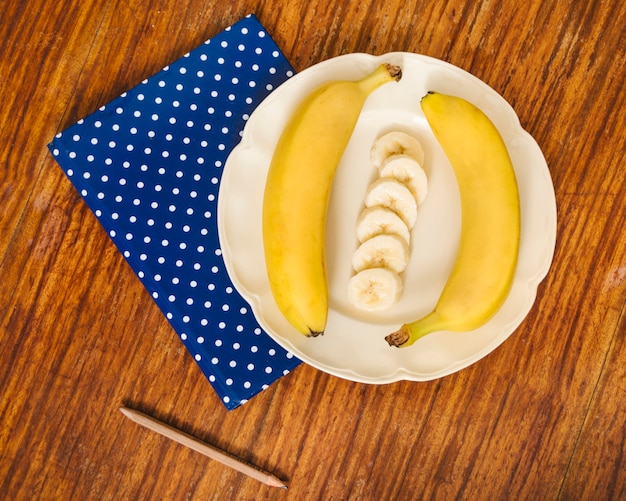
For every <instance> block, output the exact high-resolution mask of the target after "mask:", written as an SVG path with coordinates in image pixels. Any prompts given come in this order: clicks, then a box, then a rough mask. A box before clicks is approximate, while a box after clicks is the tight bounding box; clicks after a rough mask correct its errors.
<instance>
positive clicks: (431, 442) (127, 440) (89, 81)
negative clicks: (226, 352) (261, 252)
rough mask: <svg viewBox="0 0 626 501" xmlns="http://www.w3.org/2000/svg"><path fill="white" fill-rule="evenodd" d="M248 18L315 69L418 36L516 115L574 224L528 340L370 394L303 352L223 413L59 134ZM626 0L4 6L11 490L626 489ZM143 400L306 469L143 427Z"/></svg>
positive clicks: (294, 494) (4, 338)
mask: <svg viewBox="0 0 626 501" xmlns="http://www.w3.org/2000/svg"><path fill="white" fill-rule="evenodd" d="M250 12H254V13H255V14H256V15H257V17H258V18H259V20H260V21H261V22H262V23H263V25H264V26H265V27H266V29H267V31H268V32H269V33H270V34H271V36H272V37H273V38H274V39H275V40H276V42H277V43H278V45H279V46H280V47H281V49H282V50H283V51H284V53H285V55H286V56H287V58H288V59H289V61H290V62H291V63H292V64H293V66H294V67H295V68H296V70H298V71H299V70H302V69H304V68H306V67H308V66H310V65H312V64H315V63H318V62H320V61H322V60H325V59H328V58H330V57H333V56H337V55H340V54H345V53H351V52H369V53H373V54H382V53H385V52H389V51H409V52H417V53H422V54H426V55H429V56H433V57H436V58H440V59H442V60H444V61H447V62H450V63H452V64H454V65H456V66H459V67H461V68H463V69H465V70H468V71H469V72H471V73H473V74H474V75H476V76H477V77H479V78H480V79H482V80H483V81H485V82H486V83H487V84H489V85H490V86H491V87H493V88H494V89H495V90H496V91H497V92H499V93H500V94H502V95H503V96H504V98H505V99H507V100H508V101H509V102H510V103H511V104H512V106H513V107H514V108H515V110H516V112H517V114H518V115H519V117H520V121H521V124H522V126H523V127H524V128H525V129H526V130H528V131H529V132H530V133H531V134H532V135H533V137H534V138H535V139H536V140H537V142H538V143H539V145H540V146H541V148H542V150H543V152H544V154H545V157H546V159H547V163H548V165H549V169H550V172H551V175H552V179H553V182H554V187H555V192H556V199H557V204H558V238H557V244H556V249H555V254H554V261H553V264H552V267H551V269H550V272H549V274H548V276H547V277H546V279H545V281H543V282H542V283H541V285H540V287H539V290H538V294H537V299H536V302H535V304H534V306H533V308H532V310H531V312H530V314H529V315H528V317H527V318H526V319H525V320H524V322H523V323H522V324H521V325H520V327H519V328H518V329H517V331H516V332H515V333H514V334H513V335H512V336H511V337H510V338H509V339H508V340H507V341H506V342H505V343H504V344H503V345H502V346H500V347H499V348H498V349H496V350H495V351H494V352H493V353H491V354H490V355H489V356H487V357H486V358H484V359H482V360H480V361H479V362H478V363H476V364H474V365H472V366H470V367H468V368H467V369H465V370H462V371H460V372H457V373H455V374H452V375H450V376H448V377H445V378H442V379H438V380H435V381H430V382H424V383H415V382H398V383H393V384H389V385H382V386H373V385H365V384H358V383H354V382H350V381H345V380H342V379H339V378H336V377H332V376H329V375H327V374H325V373H323V372H320V371H318V370H316V369H314V368H312V367H310V366H307V365H301V366H300V367H298V368H297V369H296V370H294V371H293V372H292V373H291V374H289V375H288V376H286V377H283V378H281V379H280V380H278V381H277V382H276V383H275V384H273V385H271V386H270V387H269V388H268V389H267V390H266V391H264V392H262V393H261V394H259V395H257V396H255V397H254V398H253V399H251V400H250V401H249V402H248V403H246V404H245V405H243V406H242V407H240V408H238V409H236V410H234V411H230V412H229V411H227V410H226V409H225V407H224V406H223V405H222V403H221V402H220V400H219V398H218V397H217V396H216V394H215V393H214V392H213V390H212V388H211V386H210V385H209V383H208V382H207V380H206V378H205V377H204V375H203V374H202V373H201V371H200V370H199V369H198V367H197V365H196V364H195V362H194V360H193V359H192V357H191V356H190V355H189V354H188V353H187V351H186V350H185V349H184V347H183V345H182V344H181V342H180V340H179V339H178V337H177V336H176V334H175V333H174V332H173V330H172V329H171V327H170V326H169V324H168V322H167V320H166V319H165V317H164V316H163V315H162V313H161V311H160V310H159V309H158V308H157V307H156V306H155V304H154V303H153V302H152V301H151V298H150V296H149V295H148V293H147V292H146V291H145V290H144V288H143V287H142V285H141V284H140V283H139V281H138V280H137V278H136V276H135V275H134V274H133V272H132V271H131V269H130V267H129V266H128V265H127V264H126V262H125V261H124V259H123V258H122V256H121V255H120V253H118V251H117V250H116V249H115V247H114V246H113V244H112V243H111V242H110V240H109V238H108V236H107V235H106V233H105V232H104V231H103V230H102V229H101V227H100V226H99V223H98V221H97V219H96V218H95V217H94V215H93V214H92V213H91V211H90V210H89V209H88V208H87V206H86V205H85V204H84V202H83V201H82V199H81V198H80V196H79V195H78V193H77V192H76V190H74V188H73V187H72V185H71V184H70V183H69V181H68V180H67V178H66V177H65V175H64V174H63V172H62V171H61V169H60V168H59V167H58V165H57V164H56V162H55V161H54V159H53V158H52V156H51V154H50V152H49V151H48V150H47V148H46V144H47V143H48V142H49V141H50V140H51V139H52V138H53V137H54V135H55V134H56V133H58V132H59V131H61V130H63V129H65V128H66V127H68V126H70V125H71V124H73V123H74V122H76V121H77V120H78V119H80V118H82V117H84V116H86V115H87V114H89V113H90V112H92V111H94V110H95V109H97V108H98V107H99V106H102V105H103V104H105V103H107V102H109V101H110V100H111V99H113V98H114V97H116V96H118V95H119V94H120V93H122V92H123V91H125V90H127V89H128V88H130V87H132V86H134V85H135V84H137V83H139V82H140V81H141V80H142V79H143V78H145V77H146V76H148V75H152V74H153V73H155V72H156V71H158V70H160V69H161V68H162V67H163V66H165V65H167V64H169V63H170V62H171V61H173V60H175V59H176V58H178V57H180V56H182V55H183V54H185V53H186V52H188V51H189V50H191V49H193V48H195V47H196V46H198V45H199V44H201V43H202V42H203V41H204V40H206V39H208V38H210V37H211V36H213V35H215V34H216V33H218V32H220V31H221V30H222V29H224V28H225V27H226V26H228V25H230V24H232V23H234V22H236V21H237V20H239V19H240V18H242V17H243V16H245V15H246V14H248V13H250ZM624 26H626V4H625V3H624V2H623V1H621V0H606V1H600V0H589V1H587V2H576V1H566V2H554V1H547V2H546V1H540V0H530V1H529V2H525V3H524V2H519V1H517V0H502V1H500V2H494V1H486V0H484V1H477V2H470V1H465V0H450V1H447V2H444V1H431V2H426V1H416V2H405V1H400V0H387V1H385V2H382V1H379V2H375V1H368V0H364V1H360V2H347V1H330V2H325V1H319V0H309V1H298V0H293V1H290V2H287V1H281V0H274V1H271V2H270V1H261V2H251V1H245V0H237V1H234V2H216V1H199V0H177V1H172V0H163V1H161V2H156V1H143V2H141V1H137V0H128V1H124V2H118V1H116V0H87V1H83V2H71V1H69V0H58V1H56V2H45V1H43V0H31V1H29V2H26V3H25V2H23V1H21V0H8V2H6V1H5V2H4V3H3V8H2V23H1V27H0V33H1V39H2V46H1V49H0V54H1V57H0V93H1V98H0V103H1V105H0V110H1V111H0V131H1V134H0V138H1V139H0V141H1V145H2V147H1V148H0V158H1V160H2V161H1V164H2V169H1V170H0V207H1V209H0V235H2V238H0V270H1V274H0V275H1V276H2V280H1V281H0V301H1V305H2V308H1V313H0V319H1V330H0V335H1V337H0V339H1V352H0V353H1V355H0V356H1V357H2V361H1V363H0V420H1V421H0V422H1V425H0V493H2V495H1V496H0V497H3V498H4V499H14V500H15V499H18V500H20V499H29V500H30V499H46V500H48V499H98V500H103V499H117V500H120V499H164V500H165V499H167V500H170V499H220V500H223V499H250V500H252V499H294V500H303V499H327V500H330V499H333V500H339V499H341V500H387V499H389V500H392V499H393V500H396V499H397V500H400V499H403V500H404V499H442V500H443V499H446V500H457V499H468V500H476V499H489V500H496V499H529V500H539V499H540V500H547V499H562V500H574V499H584V500H600V499H604V500H617V499H626V363H625V362H626V313H625V311H626V310H625V305H626V232H625V231H624V224H625V223H626V203H625V200H626V183H625V180H626V175H625V174H624V173H625V172H626V171H625V169H624V161H625V159H626V113H624V109H625V107H626V92H625V91H624V83H625V80H626V30H625V29H624ZM121 404H125V405H129V406H134V407H137V408H139V409H142V410H144V411H146V412H148V413H150V414H152V415H154V416H156V417H158V418H160V419H162V420H164V421H166V422H168V423H169V424H172V425H174V426H177V427H179V428H181V429H183V430H184V431H186V432H188V433H191V434H194V435H195V436H197V437H199V438H201V439H203V440H205V441H208V442H211V443H213V444H215V445H218V446H220V447H222V448H224V449H227V450H228V451H230V452H232V453H234V454H236V455H238V456H240V457H242V458H244V459H246V460H248V461H251V462H253V463H255V464H257V465H258V466H260V467H263V468H265V469H267V470H269V471H272V472H273V473H275V474H276V475H277V476H278V477H280V478H282V479H284V480H286V481H287V482H288V483H289V489H288V490H282V489H276V488H272V487H266V486H263V485H262V484H259V483H258V482H256V481H255V480H252V479H249V478H247V477H245V476H243V475H241V474H239V473H236V472H234V471H232V470H230V469H228V468H225V467H223V466H222V465H220V464H219V463H216V462H214V461H211V460H209V459H207V458H205V457H203V456H200V455H198V454H197V453H194V452H192V451H189V450H188V449H186V448H184V447H182V446H180V445H178V444H175V443H173V442H170V441H168V440H167V439H164V438H161V437H160V436H158V435H155V434H154V433H152V432H150V431H146V430H143V429H141V428H139V427H138V426H137V425H136V424H134V423H132V422H130V421H129V420H127V419H125V418H124V417H123V416H122V414H121V413H120V412H118V406H119V405H121Z"/></svg>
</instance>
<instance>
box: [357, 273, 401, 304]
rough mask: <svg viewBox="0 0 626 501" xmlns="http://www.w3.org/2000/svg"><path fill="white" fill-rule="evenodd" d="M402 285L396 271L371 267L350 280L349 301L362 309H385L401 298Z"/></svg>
mask: <svg viewBox="0 0 626 501" xmlns="http://www.w3.org/2000/svg"><path fill="white" fill-rule="evenodd" d="M402 287H403V285H402V279H401V278H400V276H399V275H398V274H397V273H396V272H395V271H392V270H389V269H387V268H369V269H366V270H363V271H361V272H359V273H357V274H356V275H354V276H353V277H352V278H351V279H350V281H349V282H348V301H350V303H351V304H352V305H354V306H355V307H357V308H359V309H361V310H366V311H379V310H384V309H386V308H389V307H390V306H391V305H393V304H394V303H395V302H396V301H397V300H398V299H399V297H400V294H401V293H402Z"/></svg>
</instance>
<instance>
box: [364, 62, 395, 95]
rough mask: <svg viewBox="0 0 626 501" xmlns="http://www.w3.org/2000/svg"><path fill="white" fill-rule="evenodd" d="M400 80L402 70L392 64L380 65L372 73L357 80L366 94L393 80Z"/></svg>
mask: <svg viewBox="0 0 626 501" xmlns="http://www.w3.org/2000/svg"><path fill="white" fill-rule="evenodd" d="M401 78H402V68H400V66H395V65H393V64H389V63H385V64H381V65H380V66H379V67H378V68H377V69H375V70H374V71H373V72H372V73H370V74H368V75H367V76H365V77H364V78H362V79H361V80H359V86H360V87H361V90H362V91H363V92H365V93H366V94H370V93H371V92H373V91H374V90H376V89H377V88H378V87H380V86H381V85H383V84H385V83H387V82H391V81H392V80H395V81H396V82H399V81H400V79H401Z"/></svg>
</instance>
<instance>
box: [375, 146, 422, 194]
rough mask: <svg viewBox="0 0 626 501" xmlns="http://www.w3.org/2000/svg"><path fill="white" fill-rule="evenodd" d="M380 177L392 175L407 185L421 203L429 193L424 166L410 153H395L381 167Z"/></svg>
mask: <svg viewBox="0 0 626 501" xmlns="http://www.w3.org/2000/svg"><path fill="white" fill-rule="evenodd" d="M380 177H392V178H394V179H397V180H398V181H400V182H401V183H402V184H404V185H406V187H407V188H408V189H409V191H410V192H411V193H412V194H413V196H414V197H415V201H416V202H417V205H420V204H421V203H422V202H423V201H424V199H425V198H426V195H427V194H428V178H427V177H426V172H424V169H422V166H421V165H420V164H419V163H417V160H415V159H414V158H413V157H411V156H409V155H393V156H391V157H389V158H388V159H387V160H386V161H385V162H384V163H383V165H382V167H381V169H380Z"/></svg>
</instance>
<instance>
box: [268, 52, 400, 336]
mask: <svg viewBox="0 0 626 501" xmlns="http://www.w3.org/2000/svg"><path fill="white" fill-rule="evenodd" d="M401 75H402V73H401V70H400V68H399V67H397V66H392V65H387V64H385V65H380V66H379V67H377V68H376V69H375V70H374V71H372V72H371V73H370V74H368V75H366V76H365V77H363V78H362V79H360V80H357V81H347V80H337V81H331V82H328V83H326V84H323V85H321V86H320V87H318V88H316V89H315V90H313V91H312V92H311V93H310V94H309V95H308V96H307V97H306V98H305V99H304V100H303V101H302V102H301V103H300V104H299V106H298V107H297V108H296V109H295V110H294V113H293V114H292V116H291V117H290V118H289V120H288V122H287V124H286V126H285V129H284V131H283V132H282V134H281V136H280V138H279V140H278V144H277V146H276V150H275V151H274V155H273V157H272V161H271V163H270V167H269V172H268V175H267V181H266V185H265V193H264V198H263V245H264V250H265V263H266V267H267V274H268V279H269V284H270V287H271V291H272V295H273V296H274V299H275V301H276V304H277V305H278V308H279V309H280V311H281V312H282V314H283V315H284V316H285V318H286V319H287V320H288V321H289V323H290V324H291V325H293V326H294V327H295V328H296V329H297V330H298V331H300V332H302V333H303V334H305V335H307V336H317V335H319V334H322V333H323V332H324V329H325V328H326V320H327V316H328V283H327V274H326V255H325V226H326V214H327V209H328V201H329V197H330V190H331V186H332V182H333V178H334V175H335V171H336V169H337V166H338V165H339V161H340V160H341V157H342V156H343V153H344V151H345V149H346V147H347V145H348V142H349V140H350V137H351V136H352V133H353V131H354V128H355V127H356V123H357V120H358V118H359V115H360V114H361V110H362V108H363V105H364V103H365V100H366V99H367V97H368V96H369V95H370V94H371V93H372V92H373V91H374V90H376V89H377V88H379V87H380V86H381V85H383V84H385V83H387V82H391V81H394V80H395V81H398V80H400V78H401Z"/></svg>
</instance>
